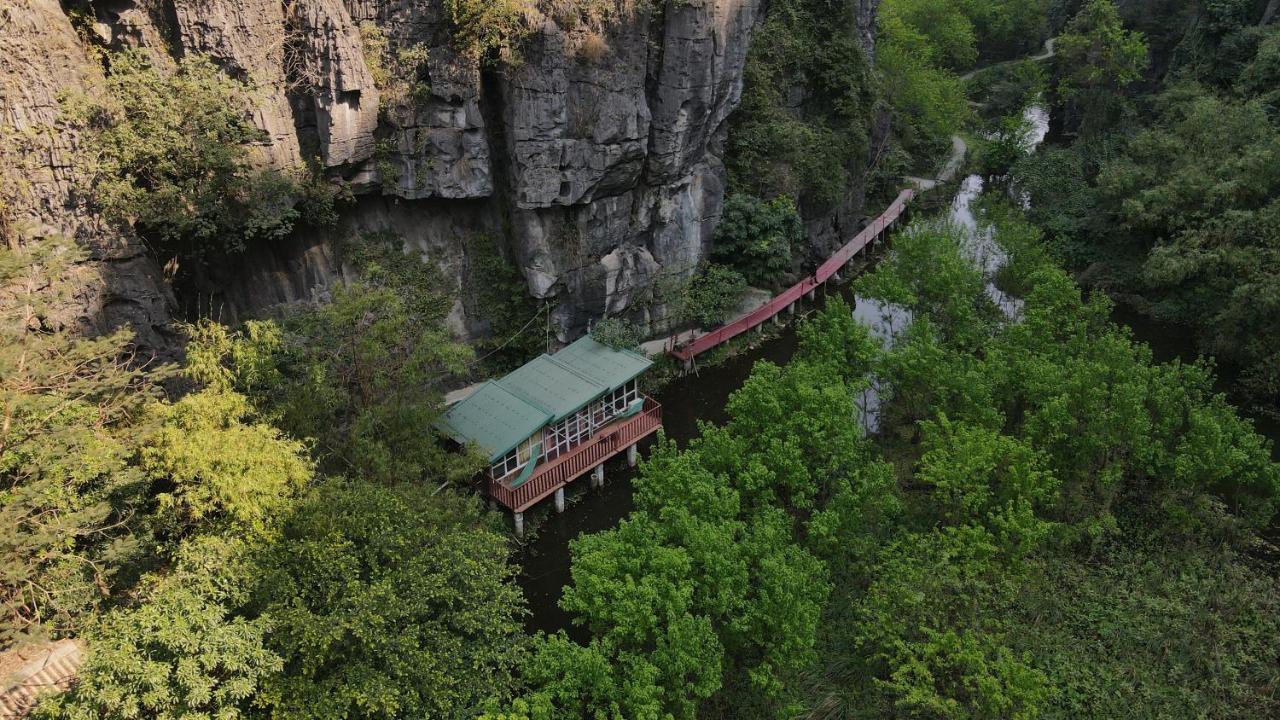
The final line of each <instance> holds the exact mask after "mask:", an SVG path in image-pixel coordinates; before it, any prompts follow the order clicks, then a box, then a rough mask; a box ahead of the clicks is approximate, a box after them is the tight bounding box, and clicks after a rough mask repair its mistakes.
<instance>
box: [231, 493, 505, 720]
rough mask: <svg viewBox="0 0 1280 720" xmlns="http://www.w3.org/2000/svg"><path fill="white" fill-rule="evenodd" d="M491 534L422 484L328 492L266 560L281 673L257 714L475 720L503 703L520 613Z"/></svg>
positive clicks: (262, 603) (465, 504)
mask: <svg viewBox="0 0 1280 720" xmlns="http://www.w3.org/2000/svg"><path fill="white" fill-rule="evenodd" d="M488 523H489V520H488V519H487V518H486V516H485V515H484V513H483V512H482V511H481V510H480V509H479V507H478V504H477V503H476V501H475V500H473V499H471V498H464V497H461V496H456V495H453V494H452V493H449V492H444V493H440V494H436V495H433V494H431V491H430V490H428V489H426V488H423V487H422V486H421V485H420V484H416V483H415V484H407V485H403V486H400V487H396V488H386V487H381V486H378V485H374V484H370V483H367V482H360V481H355V482H343V481H331V482H329V483H326V484H324V485H322V486H321V487H319V488H318V489H317V490H316V491H315V493H314V494H313V495H311V496H310V497H308V498H306V499H305V500H304V501H303V502H302V503H301V504H300V505H299V507H298V509H297V511H296V512H295V513H294V515H293V516H292V517H291V518H289V520H288V521H287V522H286V523H285V526H284V530H283V536H282V538H281V539H280V540H279V542H277V543H275V544H273V545H272V546H270V547H269V548H267V549H266V550H265V552H264V555H263V557H262V559H261V561H260V562H261V570H260V571H259V572H260V573H261V578H262V580H261V583H260V589H259V590H258V598H257V600H256V603H255V605H256V606H257V607H259V608H260V609H261V610H262V611H263V612H264V614H265V615H267V616H270V617H272V618H274V622H275V623H276V625H275V629H274V631H273V632H272V633H271V635H270V637H269V640H270V643H269V644H270V647H271V648H272V649H273V650H274V651H275V652H276V653H278V654H279V655H280V656H281V657H282V658H284V669H283V671H282V672H281V673H280V674H276V675H273V676H272V677H270V678H268V679H267V680H266V682H265V683H264V687H263V689H262V691H261V692H260V693H259V695H258V697H257V702H258V703H259V704H261V705H263V706H265V707H266V708H268V709H269V710H270V713H271V716H272V717H276V718H310V719H324V718H345V717H352V716H362V717H433V718H466V717H471V716H472V715H473V714H474V712H475V710H476V708H478V707H480V706H481V704H482V703H485V702H489V701H496V702H502V701H503V700H505V699H506V698H507V697H508V694H509V693H510V692H511V689H512V685H513V682H514V680H513V677H512V672H513V669H514V668H515V666H516V664H517V662H518V661H519V660H520V658H521V656H522V651H523V649H524V640H523V636H522V629H521V616H522V615H523V614H524V601H523V598H522V597H521V595H520V591H519V589H518V588H517V587H516V586H515V585H514V583H513V582H512V578H513V574H514V569H513V568H512V567H511V566H510V565H509V564H508V562H507V558H508V554H509V552H510V549H509V547H508V541H507V540H506V538H505V537H504V536H503V535H502V534H500V533H499V532H497V531H495V530H494V529H492V528H491V527H489V525H488ZM478 679H482V681H477V680H478Z"/></svg>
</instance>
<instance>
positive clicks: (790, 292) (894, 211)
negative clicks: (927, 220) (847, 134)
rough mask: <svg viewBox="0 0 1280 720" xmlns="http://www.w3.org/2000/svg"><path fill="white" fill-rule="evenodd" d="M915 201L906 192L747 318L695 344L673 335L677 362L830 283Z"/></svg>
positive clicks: (672, 347)
mask: <svg viewBox="0 0 1280 720" xmlns="http://www.w3.org/2000/svg"><path fill="white" fill-rule="evenodd" d="M913 198H915V191H913V190H910V189H907V190H903V191H902V192H901V193H899V194H898V197H897V199H896V200H894V201H893V203H892V204H890V205H889V207H888V209H887V210H885V211H884V213H882V214H881V215H880V217H877V218H876V219H875V220H873V221H872V222H871V224H869V225H867V226H866V227H865V228H863V229H862V231H861V232H859V233H858V234H857V235H855V236H854V238H853V239H852V240H850V241H849V242H848V243H846V244H845V245H844V246H843V247H841V248H840V249H839V250H836V251H835V253H834V254H832V255H831V257H829V258H827V261H826V262H824V263H822V265H820V266H818V269H817V271H816V272H814V274H813V275H811V276H809V277H807V278H805V279H804V280H802V281H800V282H799V283H797V284H796V285H793V286H792V287H790V288H788V289H786V290H784V291H782V292H781V293H780V294H778V295H775V296H774V297H773V299H772V300H770V301H769V302H767V303H765V304H764V305H761V306H760V307H758V308H756V309H755V310H752V311H751V312H749V313H747V314H746V315H743V316H741V317H739V318H737V319H735V320H732V321H730V322H728V323H725V324H724V325H721V326H720V327H718V328H716V329H715V330H712V331H711V332H709V333H707V334H706V335H703V336H702V337H699V338H697V339H695V340H693V341H692V342H689V343H686V344H684V345H680V344H678V343H677V341H676V338H678V337H679V335H676V336H673V337H672V339H671V350H670V351H669V352H670V353H671V354H672V355H673V356H675V357H676V358H677V359H679V360H681V361H684V362H688V361H690V360H692V359H693V358H695V357H697V356H698V355H701V354H702V353H704V352H706V351H708V350H710V349H712V348H714V347H717V346H719V345H721V344H723V343H725V342H728V341H729V340H732V339H733V338H735V337H737V336H739V335H741V334H743V333H745V332H747V331H748V330H751V329H754V328H756V327H758V326H760V325H763V324H764V323H766V322H768V321H769V320H772V319H773V318H774V317H775V316H777V315H778V313H780V312H782V311H783V310H785V309H787V308H788V307H790V306H791V305H792V303H794V302H796V301H797V300H799V299H800V298H802V297H804V296H805V295H807V294H808V293H810V292H812V291H813V290H814V289H815V288H817V287H818V286H819V285H821V284H823V283H825V282H826V281H827V280H830V279H831V276H832V275H835V274H836V273H837V272H838V271H839V270H840V268H842V267H844V266H845V265H846V264H847V263H848V262H849V260H851V259H853V256H855V255H857V254H858V253H860V252H862V250H863V248H865V247H866V246H868V245H870V244H871V243H873V242H875V241H876V240H878V239H880V238H881V236H883V235H884V234H885V232H887V231H888V230H890V229H892V228H893V225H894V223H896V222H897V221H898V218H900V217H902V213H903V212H905V211H906V209H907V204H908V203H910V202H911V200H912V199H913Z"/></svg>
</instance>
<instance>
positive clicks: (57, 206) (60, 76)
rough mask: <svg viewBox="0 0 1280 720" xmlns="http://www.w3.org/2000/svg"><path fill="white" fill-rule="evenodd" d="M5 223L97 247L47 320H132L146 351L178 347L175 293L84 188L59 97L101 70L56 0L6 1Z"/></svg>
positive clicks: (10, 238) (2, 40) (0, 166)
mask: <svg viewBox="0 0 1280 720" xmlns="http://www.w3.org/2000/svg"><path fill="white" fill-rule="evenodd" d="M0 47H3V48H4V52H2V53H0V184H2V185H3V187H2V188H0V193H3V196H2V197H0V213H2V216H0V230H3V233H4V235H5V237H4V240H5V242H8V243H18V242H30V241H33V240H36V239H39V238H41V237H49V236H62V237H66V238H71V239H74V240H76V241H77V242H78V243H79V244H80V245H82V246H83V247H84V248H85V249H86V250H87V253H88V257H87V259H86V260H85V261H83V262H80V263H78V264H77V265H76V266H75V267H73V268H72V269H71V270H70V273H69V276H68V277H66V278H64V279H63V280H64V281H63V283H62V285H63V288H62V289H63V290H64V292H63V293H61V294H60V297H61V302H59V303H58V305H57V306H56V307H55V309H54V310H53V311H52V312H51V313H50V314H49V315H48V316H47V317H43V318H41V322H42V323H44V324H45V325H46V326H48V327H49V328H50V329H62V328H70V329H79V330H80V331H83V332H88V333H100V332H105V331H107V330H110V329H112V328H115V327H119V326H129V327H132V328H133V330H134V333H135V337H136V340H137V342H138V344H139V345H140V346H141V348H142V350H143V351H144V353H145V352H147V351H151V350H154V351H157V352H161V353H163V352H164V351H166V350H169V349H171V348H172V345H173V342H172V336H171V335H170V334H169V332H168V330H167V327H168V323H169V319H170V314H171V311H172V308H173V297H172V294H171V293H170V292H169V288H168V286H167V285H166V284H165V282H164V279H163V277H162V274H161V272H160V270H159V268H158V267H157V266H156V264H155V263H154V262H153V261H152V260H151V259H150V258H148V257H147V256H146V254H145V253H144V251H143V248H142V246H141V243H139V242H138V240H137V239H136V238H134V237H132V236H130V235H129V234H127V233H121V232H119V231H117V230H114V229H112V228H109V227H106V226H104V225H103V224H101V223H99V222H98V221H97V220H96V219H95V218H94V217H93V216H92V215H91V214H90V213H88V212H87V211H86V210H85V208H84V206H83V205H82V204H81V202H80V201H79V199H78V197H77V185H78V181H79V180H80V179H81V178H80V175H79V174H80V172H81V170H82V169H81V168H80V167H78V164H77V163H76V161H75V160H76V150H77V147H78V145H79V138H78V137H77V136H76V135H75V133H73V132H71V131H70V130H69V129H68V128H66V127H65V126H63V125H62V124H61V123H59V120H58V117H59V112H60V110H59V102H58V98H59V96H60V95H61V94H62V93H64V92H91V91H92V89H93V87H94V85H95V84H96V83H97V82H99V81H100V80H101V70H100V68H98V66H96V65H95V64H94V63H93V62H91V61H90V59H89V57H88V55H87V54H86V52H85V48H84V44H83V43H82V41H81V40H80V38H79V37H78V36H77V34H76V31H75V30H74V29H73V28H72V26H71V23H70V21H69V20H68V19H67V16H66V15H65V14H64V13H63V11H62V8H61V7H60V6H59V5H58V3H57V0H26V2H24V3H22V4H21V7H19V6H18V5H16V4H12V3H9V4H6V5H5V6H4V7H2V8H0Z"/></svg>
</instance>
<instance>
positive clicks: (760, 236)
mask: <svg viewBox="0 0 1280 720" xmlns="http://www.w3.org/2000/svg"><path fill="white" fill-rule="evenodd" d="M803 240H804V228H803V227H801V225H800V215H799V214H798V213H797V212H796V204H795V202H794V201H792V199H791V198H789V197H787V196H785V195H780V196H778V197H776V198H774V199H772V200H768V201H765V200H760V199H759V198H756V197H752V196H751V195H746V194H744V193H736V194H734V195H730V196H729V199H728V200H726V201H725V204H724V214H723V215H722V216H721V218H720V226H719V227H717V228H716V240H715V252H714V254H713V256H714V257H715V258H716V259H717V260H718V261H720V262H722V263H725V264H728V265H732V266H733V268H734V269H735V270H737V271H738V272H740V273H742V276H743V277H744V278H745V279H746V281H747V282H748V283H750V284H752V285H756V286H760V287H770V286H776V285H780V284H781V283H780V282H779V281H780V280H782V276H783V275H784V274H785V273H786V272H787V271H788V270H789V269H790V268H791V248H793V247H795V246H797V245H799V244H800V243H801V242H803Z"/></svg>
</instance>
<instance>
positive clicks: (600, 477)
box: [591, 463, 604, 487]
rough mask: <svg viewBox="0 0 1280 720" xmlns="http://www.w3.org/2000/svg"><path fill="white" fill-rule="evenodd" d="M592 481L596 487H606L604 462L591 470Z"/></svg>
mask: <svg viewBox="0 0 1280 720" xmlns="http://www.w3.org/2000/svg"><path fill="white" fill-rule="evenodd" d="M591 481H592V482H593V483H595V485H596V487H604V463H600V464H599V465H597V466H596V469H595V470H592V471H591Z"/></svg>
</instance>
